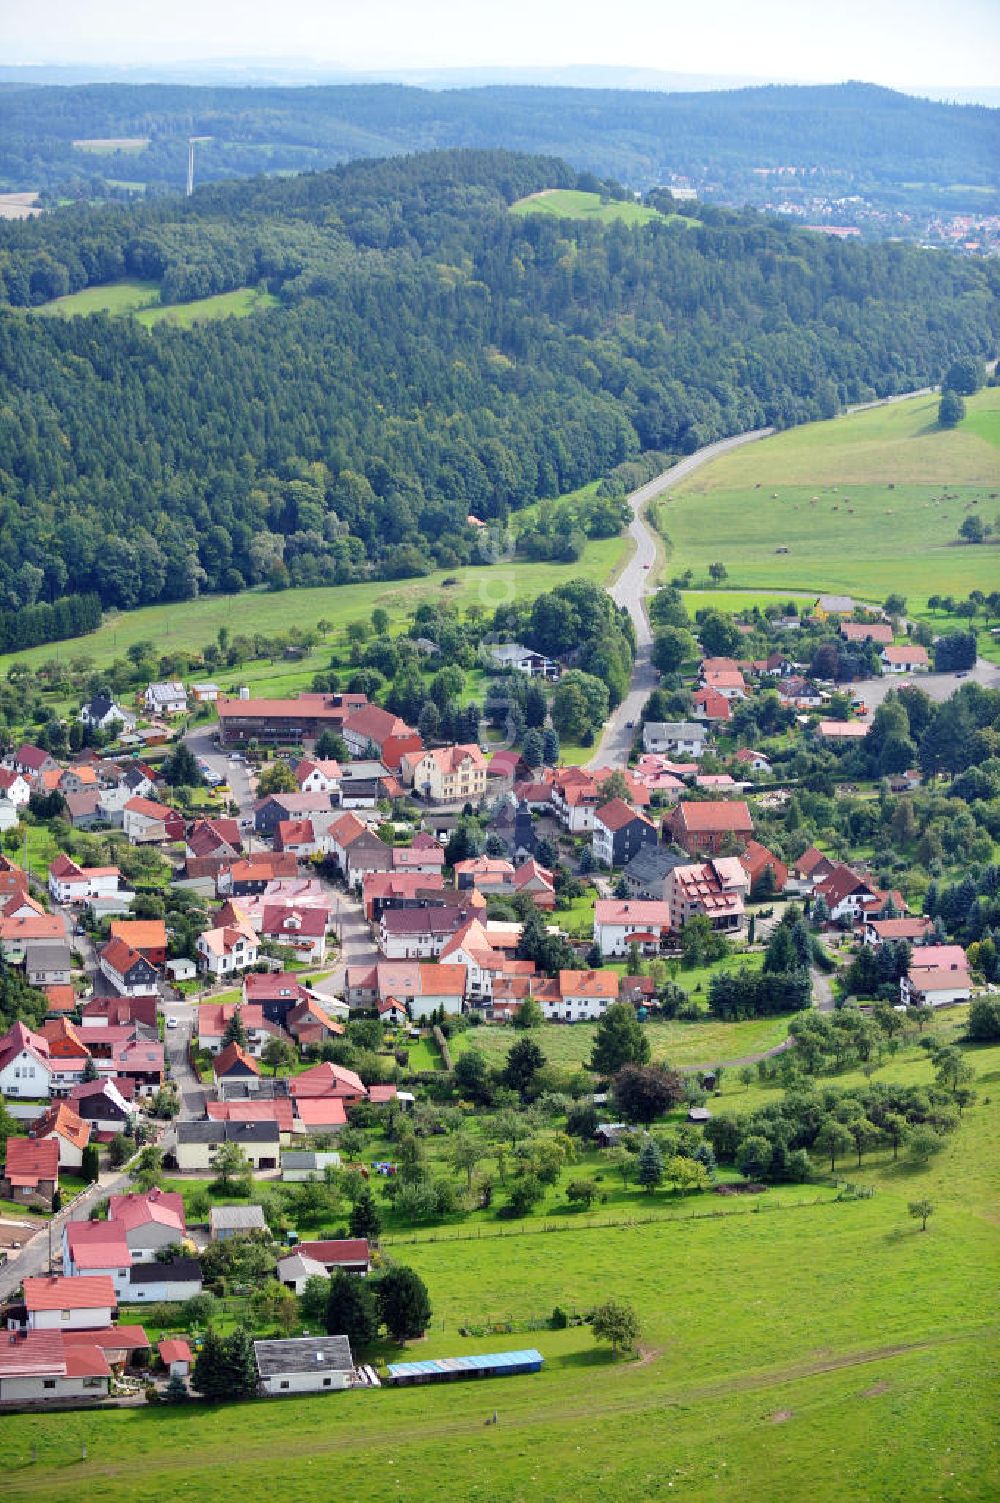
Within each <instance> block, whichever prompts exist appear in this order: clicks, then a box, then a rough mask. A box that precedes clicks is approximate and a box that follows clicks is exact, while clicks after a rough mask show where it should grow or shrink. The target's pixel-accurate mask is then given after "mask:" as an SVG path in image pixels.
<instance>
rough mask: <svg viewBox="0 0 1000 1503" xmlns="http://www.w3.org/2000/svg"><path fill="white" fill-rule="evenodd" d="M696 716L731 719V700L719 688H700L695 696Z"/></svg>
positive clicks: (708, 718)
mask: <svg viewBox="0 0 1000 1503" xmlns="http://www.w3.org/2000/svg"><path fill="white" fill-rule="evenodd" d="M693 714H694V717H695V719H696V720H731V719H732V718H733V712H732V710H731V709H730V707H729V700H728V699H727V698H726V696H725V695H724V694H720V693H719V691H718V689H710V688H705V689H698V690H697V691H696V692H695V696H694V711H693Z"/></svg>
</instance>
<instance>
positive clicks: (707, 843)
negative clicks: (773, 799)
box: [664, 799, 753, 856]
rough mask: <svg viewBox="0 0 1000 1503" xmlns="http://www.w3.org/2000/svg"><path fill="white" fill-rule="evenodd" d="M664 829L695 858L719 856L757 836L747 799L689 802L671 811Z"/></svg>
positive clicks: (680, 804)
mask: <svg viewBox="0 0 1000 1503" xmlns="http://www.w3.org/2000/svg"><path fill="white" fill-rule="evenodd" d="M664 827H665V828H666V829H667V830H668V831H669V832H670V835H671V837H672V838H673V840H674V841H676V843H677V844H678V845H679V846H680V847H681V849H682V850H685V851H687V852H688V854H689V855H691V856H698V855H710V856H715V855H719V854H720V853H721V852H722V850H723V847H725V846H727V845H734V846H736V847H741V846H743V845H745V844H746V842H747V841H748V840H749V839H750V836H751V835H752V834H753V820H752V819H751V817H750V810H749V808H748V807H747V804H746V801H745V800H744V799H705V800H703V801H701V800H699V801H697V802H696V801H694V800H685V801H684V802H682V803H679V804H678V805H677V806H676V808H674V809H672V810H671V812H670V813H669V814H668V816H667V818H666V820H665V821H664Z"/></svg>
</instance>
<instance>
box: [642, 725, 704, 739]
mask: <svg viewBox="0 0 1000 1503" xmlns="http://www.w3.org/2000/svg"><path fill="white" fill-rule="evenodd" d="M645 729H646V730H647V731H648V732H649V734H650V735H651V736H656V737H658V738H659V739H660V740H661V741H665V740H671V741H705V740H706V739H707V737H708V731H707V730H706V729H705V727H704V726H703V725H701V724H700V722H698V721H697V720H647V721H646V725H645Z"/></svg>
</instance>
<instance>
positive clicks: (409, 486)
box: [0, 152, 1000, 646]
mask: <svg viewBox="0 0 1000 1503" xmlns="http://www.w3.org/2000/svg"><path fill="white" fill-rule="evenodd" d="M573 182H574V174H573V173H572V171H571V169H570V168H568V167H567V166H566V165H565V164H562V163H559V162H557V161H553V160H552V159H548V158H534V157H522V156H516V155H511V154H509V153H473V152H453V153H447V152H445V153H436V154H428V155H425V156H420V157H414V158H407V159H402V158H400V159H394V160H391V161H388V162H379V163H356V164H352V165H350V166H347V167H344V168H340V169H337V170H335V171H333V172H330V173H326V174H317V175H312V176H306V177H302V178H293V179H283V180H279V181H266V180H262V179H258V180H254V181H252V182H248V183H232V184H226V185H218V186H215V187H212V188H210V189H207V190H205V191H204V192H202V193H201V194H198V195H196V196H195V197H194V198H193V199H189V200H180V199H172V200H164V201H161V202H159V203H155V204H154V203H147V204H142V205H137V206H134V207H131V208H120V207H110V208H107V209H96V210H84V209H73V210H67V211H66V212H65V213H59V214H56V215H53V216H51V217H46V218H45V219H42V220H36V221H32V222H28V223H23V224H17V225H8V226H6V227H4V228H2V229H0V295H3V294H5V295H6V298H7V299H8V301H9V302H11V303H13V304H19V305H22V306H21V307H11V308H8V309H7V310H6V311H3V310H0V355H2V358H0V411H2V414H3V419H2V421H3V452H4V456H5V458H4V466H3V470H2V472H0V518H2V521H3V526H2V528H0V588H2V592H3V597H4V599H5V602H6V604H7V606H8V608H15V607H18V606H20V607H25V606H33V605H35V603H36V602H45V601H48V600H51V599H53V598H54V597H56V596H60V595H62V594H65V593H66V592H71V593H77V592H94V593H96V594H97V595H98V596H100V599H101V601H102V602H103V603H104V604H105V605H106V606H108V605H113V606H118V607H125V608H129V607H132V606H136V605H143V604H152V603H155V602H159V601H170V600H183V599H190V598H192V597H193V596H195V595H197V594H199V593H200V592H202V591H203V590H207V591H220V590H221V591H223V592H225V593H230V594H231V593H235V592H238V591H239V590H241V589H243V588H245V587H246V586H247V585H250V584H256V583H267V584H269V585H270V586H271V587H272V588H278V589H280V588H282V587H284V586H285V585H287V584H289V583H292V584H297V585H308V586H322V585H329V584H343V583H349V582H352V581H360V580H365V579H367V578H370V577H372V576H373V575H374V576H376V577H380V578H384V579H394V578H405V577H413V576H419V575H421V574H425V573H426V572H427V571H429V570H430V569H431V568H433V567H435V566H437V567H441V568H444V569H451V568H454V567H456V566H459V565H462V564H467V563H471V562H474V561H479V560H482V559H483V558H484V557H486V558H490V557H493V556H494V555H495V554H496V553H497V551H498V548H499V552H500V553H501V554H503V552H504V550H505V549H506V548H507V546H508V545H507V543H506V542H505V541H504V534H505V528H506V524H507V519H508V517H509V515H510V514H511V512H513V511H516V510H518V509H519V508H521V507H524V506H525V505H527V504H529V503H531V502H534V501H536V500H538V499H539V498H542V497H552V496H557V495H561V494H564V493H566V492H569V491H573V490H575V489H577V488H578V487H580V486H582V485H585V484H586V483H588V482H590V481H593V480H596V479H598V478H600V477H601V476H608V475H612V472H615V471H616V467H618V466H620V465H621V464H622V463H623V462H625V461H631V460H633V459H635V458H636V457H637V456H639V455H640V454H642V453H653V454H654V455H655V456H656V459H655V460H654V462H660V464H661V467H662V462H665V459H666V456H668V455H670V454H678V453H688V452H691V451H693V450H694V449H696V448H697V447H699V446H700V445H701V444H704V443H706V442H708V441H710V440H712V439H714V438H718V437H721V436H723V435H725V434H729V433H733V432H739V431H743V430H745V429H748V428H753V427H757V426H760V425H762V424H765V423H774V424H776V425H778V426H782V427H783V426H788V425H790V424H794V423H799V422H803V421H806V420H810V419H814V418H817V417H824V416H828V415H830V414H832V413H834V412H836V411H837V410H838V408H839V407H841V406H842V405H843V404H845V403H849V402H855V401H861V400H865V399H868V398H871V397H873V396H876V395H885V394H889V393H892V392H896V391H901V390H909V389H912V388H913V387H916V386H919V385H920V384H922V383H924V382H926V381H928V380H935V379H937V378H938V376H939V374H940V371H941V370H942V368H944V367H945V366H946V365H947V364H948V363H950V361H951V360H952V359H954V358H955V357H956V356H957V355H958V354H961V353H965V352H968V351H970V350H975V351H978V352H981V353H987V352H988V351H989V350H990V349H991V348H992V347H993V346H994V345H995V342H996V338H997V334H998V333H1000V313H998V303H997V300H996V298H995V295H994V287H995V284H996V281H997V278H998V274H1000V273H998V268H997V266H995V265H992V264H990V263H973V262H961V261H958V260H956V259H954V258H950V257H948V258H945V257H941V256H936V255H932V254H928V253H923V252H918V251H916V250H911V249H908V248H906V247H902V246H895V245H893V246H861V245H843V244H838V243H836V242H831V241H829V240H827V239H826V238H825V237H820V236H815V235H808V234H803V233H801V232H798V231H795V230H794V229H792V228H790V227H788V226H784V225H777V224H775V223H773V222H770V221H767V220H765V219H762V218H760V217H759V216H756V215H754V214H753V213H752V212H744V213H742V214H739V215H736V214H727V213H724V212H723V211H720V210H711V211H704V213H705V215H706V216H707V217H704V218H703V219H702V220H701V221H700V222H695V223H694V224H693V225H691V224H684V225H676V224H669V223H668V224H662V223H659V222H656V221H654V222H651V223H649V224H647V225H639V226H634V227H628V226H626V225H622V224H616V223H612V224H609V225H603V224H601V223H599V222H598V223H590V222H586V221H578V220H569V219H566V220H564V219H554V218H552V217H550V216H547V215H528V216H525V217H519V216H515V215H512V214H511V213H509V211H508V206H509V205H510V204H511V203H512V202H514V201H515V200H517V199H520V198H523V197H525V196H526V195H527V194H530V193H532V192H537V191H539V190H540V189H541V188H543V187H550V186H552V185H553V184H555V185H563V186H566V187H569V186H571V185H572V183H573ZM129 278H131V279H134V280H135V281H138V282H140V283H143V284H145V286H146V287H147V288H149V287H152V288H154V289H157V290H158V294H159V303H160V305H161V306H163V307H168V308H171V307H172V308H174V309H175V310H176V311H177V313H178V317H180V316H181V310H180V309H177V305H179V304H184V303H190V302H191V301H192V300H195V302H196V303H197V301H198V300H201V299H206V298H209V297H213V296H216V295H218V294H225V293H231V292H234V291H236V290H238V289H240V288H246V289H257V291H258V293H259V294H266V295H267V296H266V297H261V298H259V299H258V306H259V307H260V308H261V309H262V310H263V311H257V312H255V313H254V316H253V317H250V318H242V319H238V318H227V317H222V318H217V319H212V320H208V321H204V322H201V321H198V318H197V314H198V311H199V310H198V308H197V306H193V308H192V311H190V313H189V314H188V315H186V317H188V318H190V320H191V327H189V328H186V327H174V326H172V325H171V324H169V323H167V324H160V325H158V326H157V327H155V328H153V329H146V328H145V327H143V326H142V323H141V322H139V321H138V320H137V319H136V318H133V317H131V316H128V314H127V313H126V314H124V315H123V316H116V317H107V316H103V315H99V316H97V317H93V318H86V317H68V318H48V317H45V318H42V317H36V316H25V313H24V312H23V311H22V310H23V305H24V304H41V303H45V302H46V300H47V299H52V298H60V297H63V296H65V295H66V294H70V293H76V292H79V291H80V290H81V289H84V288H86V289H90V290H93V289H95V288H99V287H102V286H103V287H105V288H107V286H108V284H118V283H121V282H122V281H123V279H129ZM122 300H123V301H125V295H124V293H122ZM268 300H273V303H272V305H271V306H270V307H268ZM274 303H276V304H277V306H275V305H274ZM243 306H245V304H244V305H243ZM216 311H225V308H222V309H221V310H220V309H217V310H216ZM152 312H153V310H152V309H148V308H144V309H141V310H140V313H139V318H140V319H144V318H145V317H147V316H149V315H151V314H152ZM624 483H625V482H623V481H621V480H619V479H616V478H615V477H614V475H612V479H611V480H610V481H609V486H610V490H609V492H608V494H609V496H611V497H614V496H615V495H621V494H622V486H623V484H624ZM470 514H472V515H474V516H475V517H477V518H479V519H483V520H486V521H491V520H493V521H495V522H496V523H497V525H498V529H499V534H500V540H499V543H498V542H496V541H494V542H490V543H489V544H488V546H487V552H486V554H485V555H484V554H483V552H482V543H481V537H480V533H481V529H478V528H476V527H475V526H474V525H470V524H469V523H468V521H467V518H468V516H469V515H470ZM567 525H568V524H567ZM619 525H620V520H619V519H618V518H616V517H615V516H614V515H613V507H611V508H609V507H608V506H607V505H605V504H603V503H602V504H601V505H598V506H595V507H594V508H593V509H592V510H591V511H589V512H588V513H586V514H585V516H584V517H583V523H582V527H581V526H580V525H578V524H577V523H574V524H572V526H571V527H570V529H569V530H568V531H567V532H566V533H565V536H561V537H559V538H556V539H555V540H554V541H551V542H550V551H549V552H548V554H545V553H539V552H538V551H537V550H536V551H535V553H534V554H533V556H534V557H536V558H538V557H545V556H549V557H553V558H560V559H562V560H563V561H571V560H572V558H573V557H574V556H577V557H578V556H579V553H580V550H581V549H582V547H583V546H584V544H585V542H586V539H587V537H588V536H590V537H592V538H599V537H608V536H613V535H614V533H615V531H616V530H617V528H618V526H619ZM109 536H111V537H114V538H115V539H116V542H115V544H114V546H113V547H108V546H107V544H106V539H107V538H108V537H109ZM536 541H537V540H536ZM35 640H36V641H39V640H44V638H43V637H36V638H35ZM19 645H22V646H28V645H31V643H30V641H28V640H20V642H19Z"/></svg>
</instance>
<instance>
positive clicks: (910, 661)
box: [882, 643, 931, 673]
mask: <svg viewBox="0 0 1000 1503" xmlns="http://www.w3.org/2000/svg"><path fill="white" fill-rule="evenodd" d="M930 666H931V664H930V658H929V657H928V656H927V648H926V647H921V646H919V645H918V644H917V643H912V644H907V645H906V646H905V647H883V649H882V667H883V668H884V669H885V671H886V673H927V672H928V671H929V670H930Z"/></svg>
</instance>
